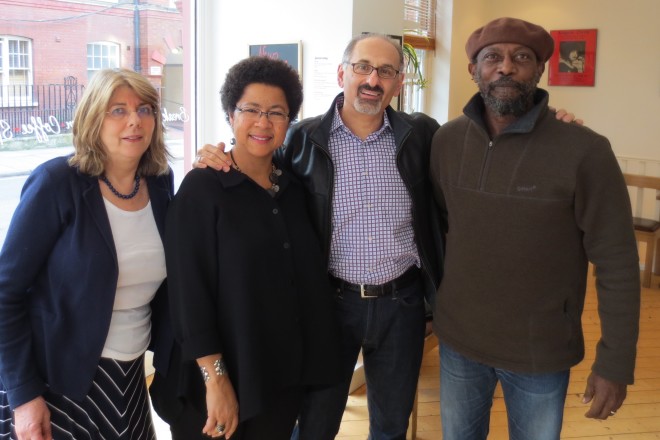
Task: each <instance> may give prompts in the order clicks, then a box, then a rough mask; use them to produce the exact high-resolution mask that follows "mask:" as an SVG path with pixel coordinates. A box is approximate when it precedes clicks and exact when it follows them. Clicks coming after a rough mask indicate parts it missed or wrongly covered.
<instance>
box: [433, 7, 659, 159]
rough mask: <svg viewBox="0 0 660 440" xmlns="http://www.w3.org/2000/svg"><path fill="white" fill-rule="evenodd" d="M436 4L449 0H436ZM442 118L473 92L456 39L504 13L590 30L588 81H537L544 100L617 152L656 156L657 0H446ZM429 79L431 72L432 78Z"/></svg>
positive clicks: (549, 25) (554, 25) (461, 40)
mask: <svg viewBox="0 0 660 440" xmlns="http://www.w3.org/2000/svg"><path fill="white" fill-rule="evenodd" d="M438 1H439V3H442V2H445V1H450V0H438ZM453 8H454V13H453V21H452V34H451V42H450V47H451V54H450V56H449V58H448V59H449V60H450V62H451V65H450V85H449V90H450V91H449V94H450V99H449V117H450V118H452V117H455V116H457V115H459V114H460V113H461V111H462V108H463V106H464V105H465V103H466V102H467V100H468V99H469V98H470V97H471V96H472V95H473V94H474V93H475V92H476V87H475V85H474V83H472V82H471V81H470V77H469V75H468V72H467V62H468V61H467V56H466V55H465V50H464V45H465V41H466V40H467V38H468V36H469V35H470V33H471V32H472V31H474V30H475V29H476V28H478V27H479V26H481V25H483V24H485V23H486V22H488V21H490V20H492V19H495V18H498V17H503V16H512V17H518V18H522V19H524V20H528V21H531V22H533V23H537V24H540V25H542V26H543V27H545V28H546V29H547V30H549V31H550V30H560V29H593V28H595V29H598V40H597V48H596V84H595V87H567V86H561V87H560V86H552V87H550V86H548V80H547V74H545V75H544V76H543V78H541V82H540V84H539V85H540V86H541V87H542V88H545V89H547V90H548V91H549V92H550V103H551V105H554V106H556V107H563V108H566V109H569V110H570V111H572V112H574V113H575V114H576V115H578V116H579V117H581V118H583V119H585V123H586V125H588V126H589V127H591V128H593V129H594V130H596V131H597V132H599V133H601V134H603V135H605V136H607V137H608V138H609V139H610V142H611V143H612V148H613V149H614V151H615V153H616V154H617V155H619V156H630V157H639V158H646V159H654V160H660V142H658V136H657V134H656V132H655V130H654V129H655V128H656V127H657V126H658V122H659V121H660V116H659V115H660V57H659V56H658V48H659V47H660V26H659V25H658V21H659V20H660V1H658V0H626V1H621V0H553V1H546V0H498V1H497V2H493V1H492V0H458V1H457V0H454V1H453ZM435 79H436V78H433V80H434V81H435Z"/></svg>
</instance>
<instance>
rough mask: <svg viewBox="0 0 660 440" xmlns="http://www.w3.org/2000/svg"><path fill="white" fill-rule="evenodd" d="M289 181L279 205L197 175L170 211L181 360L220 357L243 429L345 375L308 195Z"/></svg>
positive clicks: (236, 175)
mask: <svg viewBox="0 0 660 440" xmlns="http://www.w3.org/2000/svg"><path fill="white" fill-rule="evenodd" d="M287 174H288V173H286V172H285V173H284V174H283V175H282V176H281V177H280V179H279V186H280V190H279V192H278V193H276V195H275V197H272V196H271V195H270V194H269V193H268V192H267V191H266V190H265V189H263V188H261V187H260V186H259V185H257V184H256V183H255V182H254V181H252V180H251V179H249V178H248V177H247V176H245V175H244V174H241V173H240V172H237V171H235V170H233V169H232V170H231V171H230V172H229V173H225V172H222V171H215V170H212V169H210V168H206V169H194V170H192V171H191V172H189V173H188V174H187V175H186V177H185V178H184V180H183V182H182V184H181V187H180V188H179V191H178V193H177V195H176V197H175V198H174V201H173V202H172V203H171V204H170V207H169V210H168V216H167V225H166V237H167V239H166V240H165V243H166V257H167V273H168V285H169V291H170V298H171V310H172V314H173V321H174V327H175V331H176V333H177V338H178V339H179V341H180V342H181V345H182V351H183V358H184V359H187V360H194V359H196V358H199V357H202V356H206V355H210V354H213V353H222V355H223V358H224V360H225V362H226V364H227V369H228V372H229V377H230V380H231V381H232V384H233V386H234V389H235V391H236V394H237V396H238V401H239V405H240V420H241V421H243V420H246V419H248V418H250V417H253V416H254V415H256V414H258V413H259V412H260V411H261V410H262V408H263V407H264V405H265V404H267V402H268V400H269V399H270V398H271V397H274V396H275V395H276V393H278V392H279V391H280V390H282V389H283V388H285V387H287V386H291V385H307V384H310V385H311V384H319V385H320V384H328V383H333V382H334V381H335V380H336V373H337V371H338V357H339V356H338V337H337V335H338V331H339V330H338V327H337V323H336V321H335V317H334V307H333V298H332V295H333V293H332V288H331V286H330V284H329V281H328V277H327V271H326V268H325V267H324V266H323V263H322V261H323V260H322V258H321V250H320V245H319V242H318V237H317V235H316V234H315V232H314V230H313V228H312V225H311V221H310V218H309V215H308V212H307V210H306V203H305V199H304V198H305V195H304V190H303V189H302V186H301V185H300V184H299V183H298V182H297V181H295V180H293V178H292V177H291V176H290V175H287ZM197 376H198V378H197V379H195V380H196V381H198V384H197V385H199V384H202V379H201V375H199V374H197ZM202 386H203V385H202ZM200 398H203V393H199V394H198V397H197V399H198V400H199V399H200ZM196 404H197V405H198V407H200V408H204V402H196Z"/></svg>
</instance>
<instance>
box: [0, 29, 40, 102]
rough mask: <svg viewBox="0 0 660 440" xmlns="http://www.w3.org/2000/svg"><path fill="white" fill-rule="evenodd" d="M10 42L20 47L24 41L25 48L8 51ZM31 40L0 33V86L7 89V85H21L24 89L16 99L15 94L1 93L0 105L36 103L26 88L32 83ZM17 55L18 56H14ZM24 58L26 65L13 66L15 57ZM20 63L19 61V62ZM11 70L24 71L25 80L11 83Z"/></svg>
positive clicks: (32, 60) (12, 75) (28, 88)
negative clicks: (13, 51) (12, 51)
mask: <svg viewBox="0 0 660 440" xmlns="http://www.w3.org/2000/svg"><path fill="white" fill-rule="evenodd" d="M11 42H16V43H17V47H19V48H20V47H21V46H22V45H21V43H25V46H26V50H25V51H24V52H20V51H18V52H15V53H10V46H11V44H10V43H11ZM32 48H33V42H32V39H31V38H26V37H19V36H17V35H0V87H3V88H5V90H7V91H8V90H9V87H12V86H13V87H16V86H19V87H20V86H23V87H25V90H24V92H23V93H20V94H19V98H18V99H16V94H15V93H12V94H11V95H10V94H9V93H7V92H5V93H2V100H1V101H0V106H2V107H32V106H35V105H37V103H36V102H34V101H33V96H32V95H33V94H32V93H28V90H30V88H31V87H32V86H33V85H34V59H33V53H32ZM16 57H19V58H16ZM23 57H24V58H25V60H26V64H27V66H25V67H23V66H13V65H12V64H13V63H14V60H15V59H22V58H23ZM19 64H20V63H19ZM13 71H21V72H24V73H23V75H22V76H24V78H25V81H24V82H22V83H20V84H19V83H12V78H13V77H14V74H13V73H12V72H13Z"/></svg>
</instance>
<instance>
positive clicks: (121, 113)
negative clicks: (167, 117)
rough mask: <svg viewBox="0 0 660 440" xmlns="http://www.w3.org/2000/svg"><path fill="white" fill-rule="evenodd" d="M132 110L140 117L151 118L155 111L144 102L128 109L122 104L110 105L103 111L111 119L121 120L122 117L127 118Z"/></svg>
mask: <svg viewBox="0 0 660 440" xmlns="http://www.w3.org/2000/svg"><path fill="white" fill-rule="evenodd" d="M133 112H135V113H137V115H138V117H139V118H140V119H145V118H153V117H154V113H155V111H154V108H153V107H152V106H150V105H148V104H145V105H141V106H139V107H138V108H137V109H136V110H130V109H128V108H126V107H123V106H118V107H112V108H111V109H110V110H109V111H107V112H105V114H106V115H108V116H110V117H111V118H112V119H115V120H117V121H121V120H123V119H128V116H129V115H130V114H131V113H133Z"/></svg>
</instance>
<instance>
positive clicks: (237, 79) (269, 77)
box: [220, 56, 303, 121]
mask: <svg viewBox="0 0 660 440" xmlns="http://www.w3.org/2000/svg"><path fill="white" fill-rule="evenodd" d="M254 83H259V84H266V85H269V86H274V87H279V88H280V89H282V91H283V92H284V96H285V97H286V103H287V104H288V106H289V115H290V117H291V119H290V121H292V120H294V119H295V117H296V115H297V114H298V111H300V106H301V105H302V101H303V90H302V84H301V83H300V77H299V76H298V72H296V71H295V70H294V69H293V68H292V67H291V66H289V65H288V64H287V63H286V62H284V61H282V60H276V59H271V58H267V57H262V56H253V57H250V58H246V59H244V60H242V61H239V62H238V63H236V64H234V65H233V66H232V67H231V68H230V69H229V72H227V76H226V77H225V83H224V84H223V85H222V88H221V89H220V101H221V102H222V109H223V110H224V111H225V116H226V119H227V121H229V114H230V113H231V112H233V111H234V109H235V108H236V103H237V102H238V101H239V99H241V96H243V92H244V91H245V88H246V87H247V86H249V85H250V84H254Z"/></svg>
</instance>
